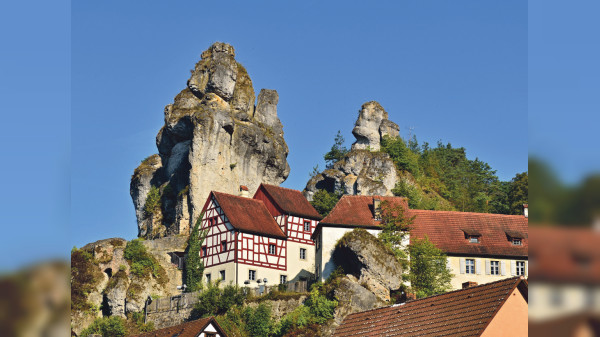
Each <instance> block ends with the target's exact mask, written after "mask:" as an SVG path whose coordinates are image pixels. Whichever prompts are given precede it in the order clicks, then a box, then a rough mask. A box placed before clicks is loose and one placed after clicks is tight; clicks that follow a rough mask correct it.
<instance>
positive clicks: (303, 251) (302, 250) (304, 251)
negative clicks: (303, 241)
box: [300, 248, 306, 260]
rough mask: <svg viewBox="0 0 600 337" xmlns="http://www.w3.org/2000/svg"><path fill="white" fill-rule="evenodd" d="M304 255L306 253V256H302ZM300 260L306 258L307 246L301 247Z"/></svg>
mask: <svg viewBox="0 0 600 337" xmlns="http://www.w3.org/2000/svg"><path fill="white" fill-rule="evenodd" d="M303 253H304V254H303ZM302 255H304V257H302ZM300 260H306V248H300Z"/></svg>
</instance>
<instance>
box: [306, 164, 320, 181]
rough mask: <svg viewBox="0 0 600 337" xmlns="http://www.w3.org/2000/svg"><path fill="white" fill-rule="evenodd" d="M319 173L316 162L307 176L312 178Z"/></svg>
mask: <svg viewBox="0 0 600 337" xmlns="http://www.w3.org/2000/svg"><path fill="white" fill-rule="evenodd" d="M320 173H321V170H320V169H319V164H317V165H315V166H314V167H313V168H312V171H311V172H310V173H309V174H308V176H309V177H310V178H311V179H312V178H314V177H316V176H318V175H319V174H320Z"/></svg>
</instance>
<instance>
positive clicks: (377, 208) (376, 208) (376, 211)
mask: <svg viewBox="0 0 600 337" xmlns="http://www.w3.org/2000/svg"><path fill="white" fill-rule="evenodd" d="M373 217H374V218H375V220H381V199H379V198H373Z"/></svg>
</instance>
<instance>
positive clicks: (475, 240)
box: [469, 235, 480, 243]
mask: <svg viewBox="0 0 600 337" xmlns="http://www.w3.org/2000/svg"><path fill="white" fill-rule="evenodd" d="M479 242H480V241H479V236H476V235H471V236H469V243H479Z"/></svg>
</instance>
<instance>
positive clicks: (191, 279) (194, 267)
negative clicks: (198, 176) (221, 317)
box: [184, 212, 208, 292]
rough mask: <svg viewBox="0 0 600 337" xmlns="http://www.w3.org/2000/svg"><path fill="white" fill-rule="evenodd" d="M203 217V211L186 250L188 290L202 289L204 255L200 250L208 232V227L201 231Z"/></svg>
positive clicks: (185, 277)
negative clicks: (202, 255)
mask: <svg viewBox="0 0 600 337" xmlns="http://www.w3.org/2000/svg"><path fill="white" fill-rule="evenodd" d="M203 217H204V212H202V214H200V216H199V217H198V220H196V224H195V225H194V228H193V229H192V234H190V237H189V239H188V245H187V248H186V252H185V257H186V258H185V268H184V279H185V285H186V286H187V291H188V292H193V291H198V290H200V289H202V276H203V274H204V263H203V262H202V257H200V250H201V249H202V244H203V243H204V239H205V238H206V234H207V233H208V229H207V230H204V231H202V232H200V225H201V224H202V218H203Z"/></svg>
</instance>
